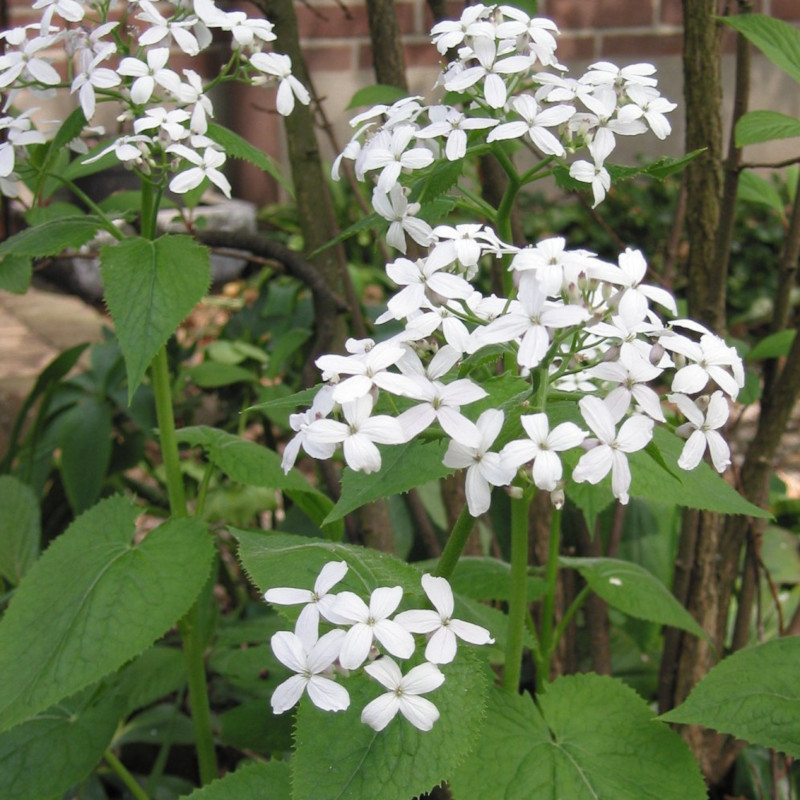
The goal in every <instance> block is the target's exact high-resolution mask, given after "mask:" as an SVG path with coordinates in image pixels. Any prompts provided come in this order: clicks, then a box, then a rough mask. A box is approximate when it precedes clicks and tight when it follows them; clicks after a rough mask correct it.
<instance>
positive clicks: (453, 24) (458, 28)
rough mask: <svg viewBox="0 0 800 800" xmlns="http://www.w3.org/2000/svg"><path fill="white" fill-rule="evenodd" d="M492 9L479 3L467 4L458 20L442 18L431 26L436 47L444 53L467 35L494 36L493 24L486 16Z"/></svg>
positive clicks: (458, 43)
mask: <svg viewBox="0 0 800 800" xmlns="http://www.w3.org/2000/svg"><path fill="white" fill-rule="evenodd" d="M491 11H492V9H491V8H487V7H486V6H484V5H482V4H481V3H476V4H475V5H473V6H467V7H466V8H465V9H464V11H463V12H462V14H461V19H459V20H450V19H446V20H442V21H441V22H437V23H436V24H435V25H434V26H433V27H432V28H431V37H432V41H433V43H434V44H435V45H436V49H437V50H438V51H439V52H440V53H441V54H442V55H444V54H445V53H446V52H447V51H448V50H450V49H452V48H453V47H457V46H458V45H460V44H461V43H462V42H463V41H464V39H465V38H466V37H467V36H489V37H491V38H493V37H494V25H493V24H492V22H490V21H489V20H488V19H486V17H487V16H488V15H489V14H490V13H491Z"/></svg>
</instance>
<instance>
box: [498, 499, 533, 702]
mask: <svg viewBox="0 0 800 800" xmlns="http://www.w3.org/2000/svg"><path fill="white" fill-rule="evenodd" d="M532 499H533V490H532V489H531V488H527V489H525V490H524V492H523V495H522V497H520V498H512V500H511V597H510V599H509V603H508V641H507V643H506V662H505V668H504V670H503V686H505V687H506V689H509V690H510V691H512V692H518V691H519V685H520V681H521V678H522V640H523V635H524V633H525V618H526V617H527V613H528V516H529V512H530V507H531V500H532Z"/></svg>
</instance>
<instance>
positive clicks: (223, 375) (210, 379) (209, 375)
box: [185, 361, 258, 389]
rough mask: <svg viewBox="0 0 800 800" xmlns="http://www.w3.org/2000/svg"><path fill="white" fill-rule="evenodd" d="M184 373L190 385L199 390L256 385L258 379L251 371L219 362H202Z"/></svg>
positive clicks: (188, 368)
mask: <svg viewBox="0 0 800 800" xmlns="http://www.w3.org/2000/svg"><path fill="white" fill-rule="evenodd" d="M185 372H186V374H187V375H188V376H189V378H190V379H191V381H192V383H194V384H195V385H197V386H199V387H200V388H201V389H217V388H219V387H220V386H231V385H232V384H234V383H258V378H257V377H256V376H255V374H254V373H253V372H252V371H251V370H249V369H245V368H244V367H240V366H238V365H237V364H224V363H221V362H219V361H204V362H203V363H202V364H198V365H197V366H195V367H187V368H186V370H185Z"/></svg>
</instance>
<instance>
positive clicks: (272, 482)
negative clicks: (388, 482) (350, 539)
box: [177, 425, 344, 539]
mask: <svg viewBox="0 0 800 800" xmlns="http://www.w3.org/2000/svg"><path fill="white" fill-rule="evenodd" d="M177 436H178V441H179V442H185V443H186V444H189V445H192V446H193V447H202V448H203V449H204V450H205V451H206V452H207V453H208V458H209V460H210V461H213V462H214V463H215V464H216V465H217V466H218V467H219V468H220V469H221V470H222V471H223V472H224V473H225V474H226V475H228V476H229V477H230V478H232V479H233V480H235V481H238V482H239V483H244V484H246V485H248V486H266V487H268V488H270V489H280V490H281V491H283V492H285V493H286V494H287V495H288V496H289V497H290V498H291V499H292V501H293V502H294V503H295V504H296V505H298V506H299V507H300V508H301V509H302V511H303V513H305V514H306V516H308V517H309V519H310V520H311V521H312V522H313V523H314V524H315V525H317V526H318V527H323V526H325V531H326V533H328V534H329V535H330V537H331V538H333V539H341V538H342V536H343V535H344V526H343V524H342V523H339V524H337V525H332V524H331V522H332V521H333V520H328V519H327V517H329V516H330V514H331V511H332V510H333V508H334V506H333V501H331V500H330V498H328V497H326V496H325V495H324V494H322V492H320V491H319V490H317V489H315V488H314V487H313V486H312V485H311V484H310V483H309V482H308V480H307V479H306V478H305V477H304V476H303V475H302V473H300V472H299V471H298V470H296V469H291V470H289V472H288V473H284V471H283V468H282V467H281V457H280V456H279V455H278V454H277V453H276V452H275V451H274V450H270V449H269V448H268V447H263V446H261V445H259V444H256V443H255V442H248V441H247V440H246V439H242V438H241V437H239V436H234V435H233V434H231V433H226V432H225V431H222V430H219V429H218V428H210V427H207V426H205V425H198V426H196V427H191V428H181V429H180V430H179V431H178V432H177Z"/></svg>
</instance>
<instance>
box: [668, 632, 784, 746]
mask: <svg viewBox="0 0 800 800" xmlns="http://www.w3.org/2000/svg"><path fill="white" fill-rule="evenodd" d="M798 664H800V637H799V636H787V637H785V638H782V639H774V640H773V641H771V642H766V643H765V644H760V645H757V646H756V647H750V648H748V649H747V650H739V651H738V652H736V653H734V654H733V655H731V656H728V658H726V659H724V660H723V661H721V662H720V663H719V664H717V665H716V666H715V667H714V668H713V669H712V670H711V671H710V672H709V673H708V674H707V675H706V676H705V678H703V680H701V681H700V683H698V684H697V686H695V688H694V689H693V690H692V693H691V694H690V695H689V697H688V698H687V699H686V702H684V703H683V704H682V705H680V706H678V707H677V708H675V709H673V710H672V711H668V712H667V713H666V714H663V715H662V716H661V717H660V719H663V720H665V721H667V722H679V723H683V724H686V725H705V727H707V728H713V729H714V730H717V731H720V732H721V733H729V734H731V735H733V736H735V737H736V738H737V739H744V740H745V741H748V742H752V743H754V744H760V745H763V746H764V747H771V748H773V749H774V750H780V751H781V752H784V753H786V754H787V755H790V756H793V757H795V758H797V757H800V681H798V680H797V666H798Z"/></svg>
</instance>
